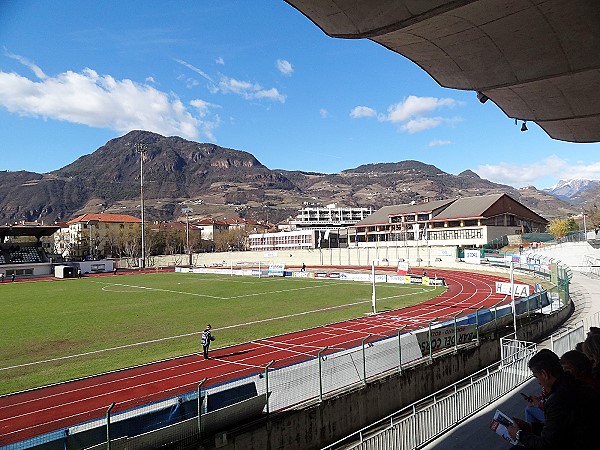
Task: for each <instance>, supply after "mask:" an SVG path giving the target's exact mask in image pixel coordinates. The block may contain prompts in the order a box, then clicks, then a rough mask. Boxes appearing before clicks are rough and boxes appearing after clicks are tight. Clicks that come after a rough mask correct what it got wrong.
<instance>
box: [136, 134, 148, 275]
mask: <svg viewBox="0 0 600 450" xmlns="http://www.w3.org/2000/svg"><path fill="white" fill-rule="evenodd" d="M134 148H135V150H136V152H138V153H139V154H140V208H141V210H142V257H141V258H140V264H139V266H140V269H144V268H145V267H146V231H145V228H146V226H145V221H144V155H146V152H147V150H148V146H147V145H146V144H142V143H141V142H138V143H136V144H135V145H134Z"/></svg>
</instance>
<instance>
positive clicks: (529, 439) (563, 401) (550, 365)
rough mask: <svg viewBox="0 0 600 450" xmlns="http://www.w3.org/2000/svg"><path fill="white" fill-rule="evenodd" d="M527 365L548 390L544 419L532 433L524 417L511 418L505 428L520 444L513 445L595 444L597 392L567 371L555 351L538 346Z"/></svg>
mask: <svg viewBox="0 0 600 450" xmlns="http://www.w3.org/2000/svg"><path fill="white" fill-rule="evenodd" d="M528 365H529V369H530V370H531V372H532V374H533V376H534V377H535V378H536V379H537V381H538V383H540V385H541V386H542V387H543V388H544V389H545V390H546V392H547V393H548V398H547V400H546V402H545V403H544V415H545V422H544V426H543V427H542V430H541V434H540V435H539V436H537V435H535V434H534V433H532V431H531V426H530V425H529V424H528V423H527V422H525V421H524V420H521V419H518V418H514V421H515V423H514V424H513V425H511V426H510V427H508V432H509V433H510V436H511V437H512V438H513V439H516V440H517V441H518V442H519V444H518V445H517V446H514V447H513V448H515V449H522V448H523V447H524V448H526V449H535V450H538V449H552V450H554V449H556V450H559V449H560V450H563V449H567V448H573V449H592V448H597V445H598V440H597V437H596V431H595V430H596V428H595V427H597V426H598V425H597V424H598V419H599V413H598V407H597V405H598V402H599V401H600V395H599V394H598V393H597V392H595V391H594V390H593V389H592V388H590V387H589V386H587V385H585V384H583V383H581V382H580V381H578V380H576V379H575V378H573V376H572V375H571V374H569V373H566V372H565V371H564V370H563V368H562V366H561V365H560V360H559V358H558V356H557V355H556V353H554V352H552V351H551V350H548V349H543V350H540V351H539V352H538V353H536V354H535V355H533V356H532V357H531V359H530V360H529V364H528Z"/></svg>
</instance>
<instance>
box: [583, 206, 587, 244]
mask: <svg viewBox="0 0 600 450" xmlns="http://www.w3.org/2000/svg"><path fill="white" fill-rule="evenodd" d="M583 240H584V241H587V225H586V223H585V211H584V212H583Z"/></svg>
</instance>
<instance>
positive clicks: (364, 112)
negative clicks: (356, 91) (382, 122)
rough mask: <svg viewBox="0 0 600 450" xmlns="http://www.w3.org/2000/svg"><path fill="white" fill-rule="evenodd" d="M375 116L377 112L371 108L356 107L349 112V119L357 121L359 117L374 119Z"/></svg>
mask: <svg viewBox="0 0 600 450" xmlns="http://www.w3.org/2000/svg"><path fill="white" fill-rule="evenodd" d="M376 115H377V111H375V110H374V109H373V108H369V107H368V106H356V107H354V108H353V109H352V111H350V117H352V118H354V119H358V118H361V117H375V116H376Z"/></svg>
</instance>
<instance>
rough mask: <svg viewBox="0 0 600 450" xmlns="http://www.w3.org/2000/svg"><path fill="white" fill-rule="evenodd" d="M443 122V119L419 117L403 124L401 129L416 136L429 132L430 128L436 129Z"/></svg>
mask: <svg viewBox="0 0 600 450" xmlns="http://www.w3.org/2000/svg"><path fill="white" fill-rule="evenodd" d="M443 121H444V119H442V118H441V117H418V118H416V119H411V120H409V121H408V122H406V123H404V124H402V126H401V127H400V128H401V129H402V130H403V131H407V132H408V133H410V134H414V133H418V132H419V131H424V130H428V129H429V128H435V127H437V126H438V125H439V124H440V123H442V122H443Z"/></svg>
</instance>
